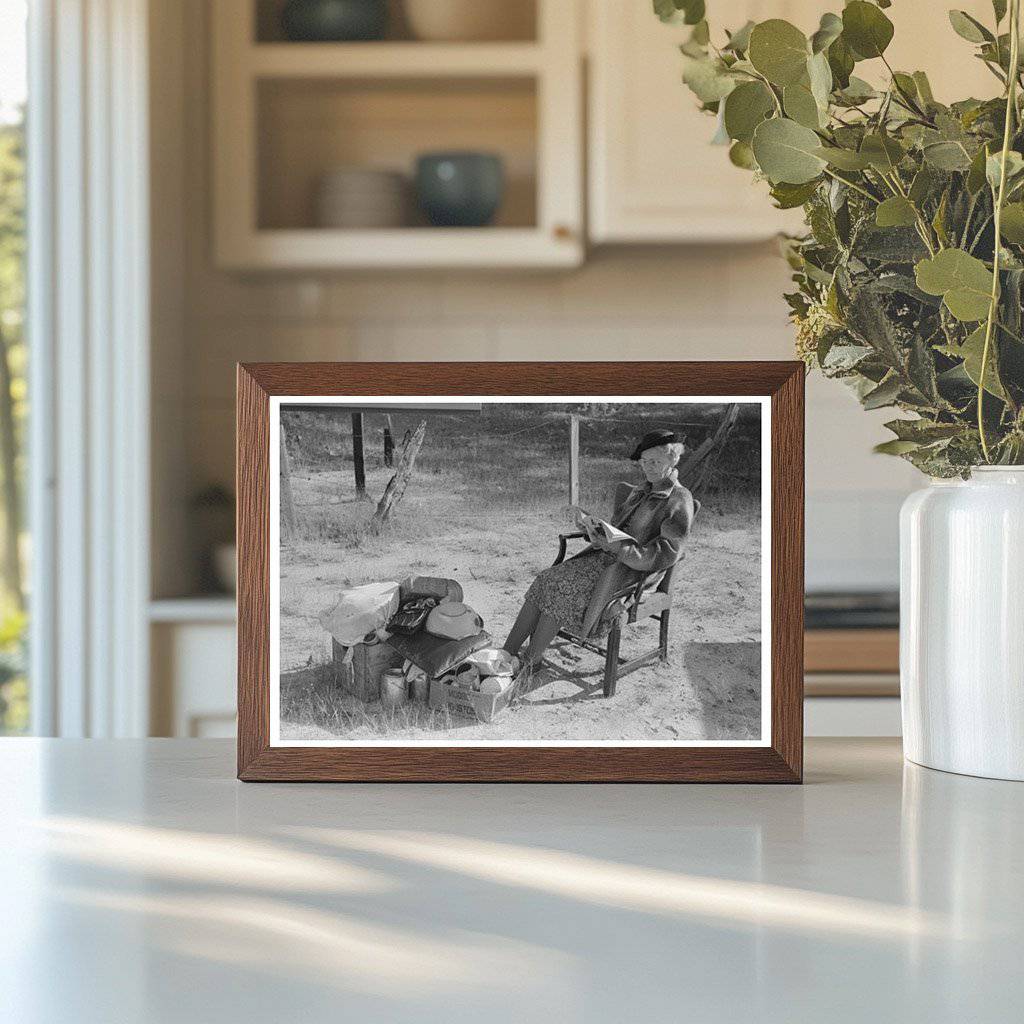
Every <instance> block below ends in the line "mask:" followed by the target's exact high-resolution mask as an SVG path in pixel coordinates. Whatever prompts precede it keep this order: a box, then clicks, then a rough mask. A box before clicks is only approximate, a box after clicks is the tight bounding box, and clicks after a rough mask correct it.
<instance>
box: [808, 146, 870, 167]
mask: <svg viewBox="0 0 1024 1024" xmlns="http://www.w3.org/2000/svg"><path fill="white" fill-rule="evenodd" d="M814 153H815V156H820V157H821V159H822V160H824V161H825V162H826V163H828V164H830V165H831V166H832V167H838V168H839V169H840V170H842V171H863V170H864V169H865V168H867V167H870V166H871V161H870V160H869V159H868V158H867V157H866V156H863V155H862V154H860V153H855V152H854V151H853V150H852V149H839V148H838V147H837V146H819V147H818V148H817V149H816V150H815V151H814Z"/></svg>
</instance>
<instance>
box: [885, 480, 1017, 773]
mask: <svg viewBox="0 0 1024 1024" xmlns="http://www.w3.org/2000/svg"><path fill="white" fill-rule="evenodd" d="M900 694H901V702H902V709H903V750H904V753H905V755H906V756H907V758H909V759H910V760H911V761H914V762H916V763H917V764H922V765H925V766H926V767H928V768H940V769H942V770H943V771H947V772H958V773H960V774H962V775H983V776H986V777H988V778H995V779H1015V780H1018V781H1024V466H1017V467H994V466H993V467H988V466H986V467H981V468H977V469H975V470H974V472H973V474H972V477H971V479H970V480H967V481H964V480H951V481H950V480H935V481H933V482H932V483H931V484H930V486H928V487H926V488H924V489H922V490H920V491H915V492H914V493H913V494H911V495H910V497H909V498H907V500H906V502H905V503H904V505H903V510H902V512H901V514H900Z"/></svg>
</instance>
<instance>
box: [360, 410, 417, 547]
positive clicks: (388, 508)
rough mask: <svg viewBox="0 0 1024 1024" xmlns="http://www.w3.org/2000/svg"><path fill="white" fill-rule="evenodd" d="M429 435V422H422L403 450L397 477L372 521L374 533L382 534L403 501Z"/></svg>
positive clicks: (385, 492)
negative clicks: (394, 511) (396, 508)
mask: <svg viewBox="0 0 1024 1024" xmlns="http://www.w3.org/2000/svg"><path fill="white" fill-rule="evenodd" d="M426 433H427V421H426V420H420V425H419V426H418V427H417V428H416V432H415V433H414V434H413V435H412V437H411V438H410V439H409V443H408V444H407V445H406V446H405V447H404V448H403V449H402V456H401V458H400V459H399V460H398V468H397V469H396V470H395V475H394V476H393V477H392V478H391V479H390V480H389V481H388V485H387V487H385V488H384V494H383V496H382V497H381V499H380V501H379V502H378V503H377V510H376V511H375V512H374V513H373V519H371V520H370V528H371V529H372V530H373V532H374V533H380V531H381V529H382V528H383V526H384V524H385V523H386V522H387V520H388V517H389V516H390V515H391V513H392V511H393V510H394V508H395V506H396V505H397V504H398V503H399V502H400V501H401V500H402V495H403V494H405V488H406V487H407V486H408V484H409V477H411V476H412V471H413V467H414V466H415V465H416V456H417V455H418V454H419V451H420V446H421V445H422V444H423V438H424V437H425V436H426Z"/></svg>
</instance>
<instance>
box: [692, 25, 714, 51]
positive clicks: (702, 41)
mask: <svg viewBox="0 0 1024 1024" xmlns="http://www.w3.org/2000/svg"><path fill="white" fill-rule="evenodd" d="M690 42H691V43H693V44H694V45H695V46H707V45H708V43H710V42H711V29H710V28H709V27H708V23H707V22H706V21H698V22H697V24H696V25H694V26H693V31H692V32H691V33H690Z"/></svg>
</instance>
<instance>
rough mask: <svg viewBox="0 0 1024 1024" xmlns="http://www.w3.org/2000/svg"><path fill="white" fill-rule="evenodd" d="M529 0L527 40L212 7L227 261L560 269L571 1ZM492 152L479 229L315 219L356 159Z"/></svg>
mask: <svg viewBox="0 0 1024 1024" xmlns="http://www.w3.org/2000/svg"><path fill="white" fill-rule="evenodd" d="M520 2H521V3H524V4H526V3H531V7H532V8H533V10H534V14H535V17H534V18H533V19H532V20H533V22H534V24H535V31H534V33H533V38H531V39H509V40H507V41H501V40H499V41H494V42H432V41H427V42H425V41H419V40H416V39H412V38H409V36H408V33H406V34H405V35H404V36H403V35H401V34H398V35H396V36H394V37H389V38H386V39H383V40H381V41H373V42H338V43H334V42H315V43H310V42H293V41H289V40H286V39H284V38H282V35H281V30H280V27H279V19H278V17H277V15H276V13H275V12H276V10H277V8H276V5H275V3H274V0H217V3H216V4H214V5H211V19H212V32H213V54H212V91H213V115H212V126H211V127H212V131H211V138H212V145H213V213H214V255H215V260H216V263H217V265H218V266H220V267H223V268H229V269H236V270H237V269H287V270H291V269H304V268H320V269H334V268H349V267H389V268H390V267H395V268H400V267H482V266H484V267H560V266H561V267H565V266H574V265H576V264H578V263H580V262H581V260H582V258H583V242H584V238H583V184H582V182H583V152H582V150H583V145H582V134H583V132H582V119H583V107H582V102H583V101H582V86H583V83H582V75H581V72H580V65H581V48H580V18H579V0H520ZM455 150H474V151H486V152H493V153H497V154H498V155H499V156H500V157H501V159H502V162H503V165H504V171H505V180H506V187H505V189H504V197H503V200H502V202H501V204H500V207H499V210H498V213H497V216H496V219H495V221H494V223H493V224H492V225H488V226H486V227H472V228H454V227H432V226H430V225H429V224H428V223H427V221H426V219H425V218H424V217H423V216H422V214H420V213H419V212H418V211H416V209H415V203H412V202H409V203H408V206H409V210H408V213H407V215H406V216H405V218H404V221H403V224H404V226H400V227H395V226H388V227H384V226H381V227H345V228H339V227H325V226H322V223H318V220H317V217H316V214H315V206H316V203H315V199H314V197H315V195H316V192H317V190H318V188H319V187H320V184H321V182H322V181H323V180H324V179H325V176H327V175H329V174H331V173H332V172H336V171H338V170H339V169H345V170H346V172H347V173H349V174H351V169H352V168H360V169H363V170H371V171H379V170H386V171H392V172H400V173H401V174H403V175H404V176H406V178H407V179H408V181H407V187H408V186H409V185H411V177H412V173H413V169H414V167H415V163H416V158H417V156H418V155H420V154H422V153H424V152H437V151H442V152H451V151H455Z"/></svg>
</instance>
